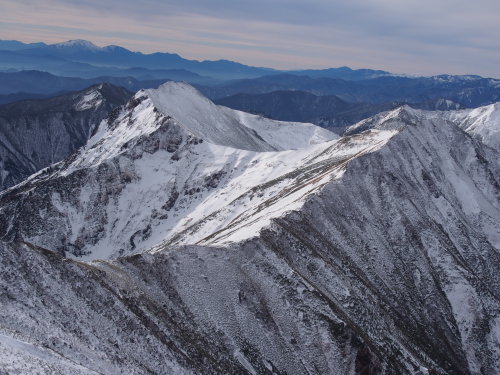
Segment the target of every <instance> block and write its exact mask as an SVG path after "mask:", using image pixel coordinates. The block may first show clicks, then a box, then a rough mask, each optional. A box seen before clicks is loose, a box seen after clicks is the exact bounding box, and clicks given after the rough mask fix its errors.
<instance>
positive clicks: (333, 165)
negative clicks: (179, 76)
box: [4, 83, 394, 259]
mask: <svg viewBox="0 0 500 375" xmlns="http://www.w3.org/2000/svg"><path fill="white" fill-rule="evenodd" d="M152 98H154V99H152ZM160 98H161V99H160ZM159 100H161V103H163V104H161V106H160V105H159V104H158V103H159ZM180 105H184V106H185V108H187V110H186V112H187V113H189V115H187V114H184V115H183V116H181V115H178V114H177V115H176V113H177V112H178V111H180V110H179V108H182V107H179V106H180ZM169 106H171V107H172V109H171V110H170V109H169ZM160 107H161V109H159V108H160ZM204 107H206V109H207V112H208V113H211V115H205V112H204V111H202V110H197V109H200V108H204ZM193 108H194V109H193ZM173 114H174V115H175V116H177V117H180V118H182V119H183V122H181V121H180V120H178V119H177V117H173ZM207 119H209V120H210V121H209V120H207ZM201 120H204V121H208V124H209V125H207V126H206V128H207V129H204V132H206V134H207V135H206V136H205V134H201V133H200V130H196V128H195V133H193V131H191V129H192V128H193V127H195V126H196V125H192V124H200V123H201ZM186 124H187V125H186ZM210 124H212V125H210ZM231 126H233V128H234V129H233V128H231ZM217 127H220V128H223V127H226V129H225V130H224V132H223V133H220V134H223V135H224V136H225V138H224V139H222V138H219V139H215V140H214V138H210V136H212V135H213V134H215V133H216V131H212V130H213V129H215V128H217ZM232 130H234V132H233V133H231V131H232ZM195 134H196V135H195ZM393 134H394V133H392V132H385V131H382V132H378V131H374V132H371V133H369V134H365V135H363V136H356V137H352V139H348V140H343V141H342V142H340V141H337V140H336V139H337V138H338V136H337V135H335V134H334V133H331V132H329V131H327V130H324V129H321V128H319V127H316V126H314V125H311V124H301V123H283V122H277V121H272V120H267V119H264V118H261V117H257V116H253V115H249V114H244V113H241V112H237V111H232V110H229V109H227V108H224V107H217V106H215V105H214V104H212V103H211V102H209V101H208V100H207V99H206V98H204V97H201V96H200V94H199V93H198V92H196V90H194V89H193V88H191V87H190V86H188V85H186V84H173V83H167V84H165V85H164V86H163V87H161V88H160V89H159V90H158V91H149V90H148V91H142V92H139V93H138V94H137V95H136V96H135V97H134V98H133V99H132V100H131V101H130V103H129V104H128V105H127V107H126V108H125V109H124V110H123V111H122V113H121V114H119V115H118V116H117V118H116V119H115V121H114V122H111V123H108V122H103V123H102V124H101V127H100V128H99V129H98V131H97V133H96V134H95V136H94V137H93V138H92V139H91V140H90V141H89V143H88V145H87V146H86V147H85V148H83V149H82V150H81V151H80V152H79V153H78V154H77V155H75V156H74V157H72V158H71V159H69V160H67V161H66V162H65V163H62V164H60V165H58V166H57V167H56V168H55V169H56V171H55V172H54V171H53V170H52V169H51V170H50V171H45V172H44V173H41V174H40V175H37V176H35V177H33V178H32V179H30V180H29V181H27V182H26V183H24V184H22V185H21V186H20V187H19V188H18V189H17V190H15V191H19V192H21V194H24V193H23V192H25V191H26V190H30V191H33V190H32V189H35V190H37V188H38V187H42V186H43V187H44V188H43V189H45V188H46V187H47V183H46V180H47V179H49V180H50V181H51V183H56V184H57V185H58V186H61V184H62V186H64V188H63V189H61V188H57V187H55V188H54V190H52V191H51V192H50V193H49V192H47V194H43V195H42V196H38V194H35V195H36V196H38V197H39V198H40V199H43V200H44V202H45V203H44V204H43V206H44V207H45V209H44V210H42V211H40V212H39V215H37V217H36V218H33V217H32V218H30V219H29V220H30V224H27V226H26V227H25V226H24V225H22V228H23V229H21V230H22V231H23V233H24V234H23V238H24V239H25V240H26V241H28V242H30V243H34V244H36V245H39V246H43V247H48V248H57V249H60V250H63V251H65V252H67V253H68V255H71V254H73V255H76V256H82V255H84V256H85V257H84V258H83V259H96V258H98V259H103V258H108V257H116V256H119V255H124V254H130V253H135V252H143V251H145V250H147V249H149V248H151V247H153V246H157V245H160V244H162V243H172V244H173V243H175V244H183V243H197V242H200V243H211V244H223V243H227V242H231V241H236V240H241V239H244V238H249V237H253V236H256V235H257V234H258V233H259V230H260V229H261V228H262V227H264V226H265V225H267V224H269V221H270V219H271V218H273V217H277V216H280V215H281V214H282V213H283V212H285V211H289V210H292V209H297V208H299V207H300V206H301V204H302V203H303V202H304V200H305V198H306V197H307V196H308V195H309V194H311V193H313V192H315V191H317V190H318V189H319V188H320V187H321V186H323V185H324V184H325V183H326V182H328V181H330V180H332V179H335V178H337V177H338V176H340V175H341V174H342V172H343V170H344V168H345V165H346V163H347V162H348V160H350V159H351V158H353V157H355V156H359V155H362V154H364V153H366V152H371V151H373V150H376V149H377V148H379V147H381V146H382V145H383V144H384V143H385V142H386V141H387V140H388V139H389V138H390V137H391V136H392V135H393ZM242 135H244V136H246V137H247V138H244V137H242ZM202 137H206V138H208V139H209V140H208V141H207V140H206V138H202ZM216 141H217V142H219V144H216V143H215V142H216ZM238 142H240V145H241V147H245V146H248V148H250V146H251V147H255V148H257V149H258V150H260V151H256V150H245V149H239V148H235V147H231V146H235V143H238ZM297 146H301V147H302V148H301V149H291V148H293V147H297ZM276 148H279V149H281V150H283V151H268V150H271V149H276ZM262 151H265V152H262ZM82 176H85V177H82ZM103 179H104V180H103ZM56 181H57V182H56ZM77 181H78V182H77ZM49 184H50V183H49ZM110 186H113V188H112V189H111V190H110ZM72 187H74V190H73V188H72ZM103 189H106V190H103ZM14 194H15V193H14ZM16 206H17V205H16ZM18 208H20V207H19V206H18ZM28 209H29V208H28V206H26V210H28ZM21 210H22V209H21ZM4 212H5V213H7V211H4ZM16 216H17V215H16ZM6 217H7V216H6ZM21 217H22V215H21V216H17V218H16V220H21V221H22V218H21ZM26 217H27V216H26ZM46 225H50V226H54V228H58V229H57V230H56V232H57V234H56V235H54V233H52V232H51V233H50V234H49V232H50V231H47V230H46ZM16 227H17V228H20V227H21V226H19V227H18V226H16ZM13 229H14V228H13ZM14 230H15V231H17V229H14ZM216 233H217V234H216ZM13 235H14V234H13V232H11V231H10V230H9V231H8V233H4V238H8V237H11V236H13Z"/></svg>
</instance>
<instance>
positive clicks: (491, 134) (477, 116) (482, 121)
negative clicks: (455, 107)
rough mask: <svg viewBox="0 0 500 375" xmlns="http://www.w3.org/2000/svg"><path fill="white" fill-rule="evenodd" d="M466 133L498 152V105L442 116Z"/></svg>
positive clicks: (499, 142)
mask: <svg viewBox="0 0 500 375" xmlns="http://www.w3.org/2000/svg"><path fill="white" fill-rule="evenodd" d="M444 116H445V117H446V118H448V119H449V120H450V121H452V122H454V123H456V124H458V125H459V126H460V127H461V128H462V129H464V130H465V131H466V132H467V133H469V134H471V135H472V136H474V137H477V138H478V139H480V140H481V141H483V142H484V143H485V144H487V145H488V146H490V147H493V148H494V149H496V150H498V151H500V103H495V104H490V105H488V106H485V107H479V108H474V109H466V110H463V111H452V112H449V113H447V114H445V115H444Z"/></svg>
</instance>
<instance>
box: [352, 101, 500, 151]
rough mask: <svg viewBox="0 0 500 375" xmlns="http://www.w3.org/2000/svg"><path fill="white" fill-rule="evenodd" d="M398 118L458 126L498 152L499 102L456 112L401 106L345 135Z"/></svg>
mask: <svg viewBox="0 0 500 375" xmlns="http://www.w3.org/2000/svg"><path fill="white" fill-rule="evenodd" d="M399 116H405V117H408V116H409V117H412V116H413V117H415V116H417V117H418V118H420V120H424V119H425V120H426V121H431V120H432V121H448V122H451V123H453V124H454V125H456V126H459V127H460V128H462V129H463V130H464V131H466V132H467V133H468V134H469V135H471V136H472V137H474V138H477V139H479V140H480V141H481V142H482V143H484V144H486V145H488V146H489V147H492V148H494V149H496V150H497V151H500V102H499V103H494V104H491V105H487V106H484V107H479V108H474V109H464V110H456V111H423V110H415V109H412V108H410V107H409V106H403V107H401V108H399V109H398V110H396V111H389V112H383V113H380V114H378V115H376V116H373V117H370V118H368V119H365V120H363V121H360V122H358V123H357V124H354V125H352V126H350V127H349V128H347V130H346V131H345V134H347V135H350V134H357V133H360V132H362V131H365V130H367V129H373V128H376V127H377V126H378V125H379V123H380V122H384V121H388V120H390V119H392V118H396V121H398V119H399Z"/></svg>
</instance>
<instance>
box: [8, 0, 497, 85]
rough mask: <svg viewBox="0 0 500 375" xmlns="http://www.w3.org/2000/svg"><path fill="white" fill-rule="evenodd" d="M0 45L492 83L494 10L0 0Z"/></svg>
mask: <svg viewBox="0 0 500 375" xmlns="http://www.w3.org/2000/svg"><path fill="white" fill-rule="evenodd" d="M0 4H1V9H2V13H1V14H0V27H2V33H1V34H0V37H1V38H2V39H20V40H23V41H30V42H34V41H46V42H59V41H63V40H67V39H75V38H81V39H89V40H91V41H93V42H94V43H96V44H98V45H107V44H118V45H123V46H124V47H127V48H130V49H133V50H140V51H144V52H154V51H165V52H176V53H179V54H180V55H182V56H183V57H187V58H192V59H220V58H225V59H230V60H236V61H240V62H243V63H246V64H252V65H258V66H271V67H276V68H281V69H296V68H326V67H333V66H341V65H348V66H351V67H355V68H360V67H370V68H379V69H386V70H390V71H393V72H399V73H419V74H438V73H445V72H446V73H457V74H465V73H470V74H481V75H485V76H495V77H498V76H500V72H499V70H498V66H500V48H499V45H498V44H499V42H498V41H499V40H500V26H499V23H498V20H497V17H498V14H500V2H499V1H497V0H495V1H491V0H476V1H475V2H470V1H467V2H466V1H461V0H434V1H426V0H420V1H416V0H405V1H401V0H398V1H396V0H350V1H340V0H329V1H327V0H309V1H303V0H302V1H298V0H267V1H264V0H254V1H251V2H250V1H228V0H213V1H206V0H185V1H182V2H179V1H168V0H164V1H160V0H144V1H130V0H121V1H118V0H109V1H102V0H101V1H97V0H82V1H62V0H44V1H43V2H40V1H31V0H23V1H19V0H17V1H13V0H0Z"/></svg>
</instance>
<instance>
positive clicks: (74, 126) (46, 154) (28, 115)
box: [0, 84, 132, 191]
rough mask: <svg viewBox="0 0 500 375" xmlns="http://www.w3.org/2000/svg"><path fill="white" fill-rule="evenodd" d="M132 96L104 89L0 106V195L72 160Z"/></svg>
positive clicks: (109, 87)
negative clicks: (111, 114)
mask: <svg viewBox="0 0 500 375" xmlns="http://www.w3.org/2000/svg"><path fill="white" fill-rule="evenodd" d="M131 95H132V94H131V93H130V92H129V91H127V90H125V89H123V88H121V87H116V86H113V85H110V84H100V85H94V86H92V87H89V88H88V89H85V90H82V91H79V92H76V93H70V94H65V95H61V96H57V97H54V98H50V99H44V100H26V101H21V102H17V103H11V104H5V105H2V106H0V191H1V190H4V189H6V188H8V187H11V186H13V185H16V184H18V183H19V182H21V181H23V180H24V179H26V178H27V177H28V176H30V175H31V174H33V173H35V172H37V171H39V170H40V169H42V168H45V167H47V166H49V165H50V164H53V163H55V162H58V161H61V160H63V159H65V158H66V157H68V156H69V155H71V154H72V153H73V152H75V151H76V150H77V149H78V148H79V147H81V146H83V145H84V144H85V143H86V142H87V140H88V139H89V138H90V136H91V135H92V132H93V131H94V130H95V129H96V128H97V126H98V125H99V123H100V122H101V120H102V119H104V118H106V117H107V116H108V115H109V112H110V111H111V110H113V109H114V108H115V107H117V106H121V105H123V104H125V103H126V102H127V101H128V99H129V98H130V96H131Z"/></svg>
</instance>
